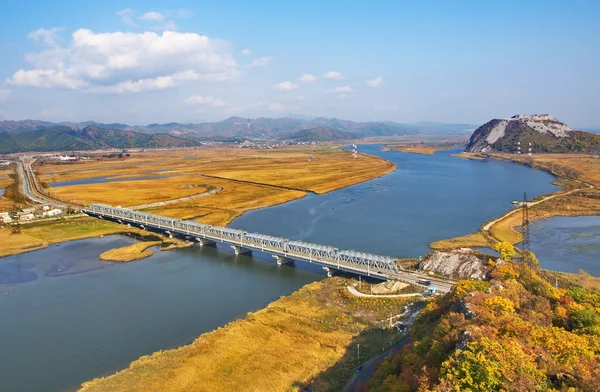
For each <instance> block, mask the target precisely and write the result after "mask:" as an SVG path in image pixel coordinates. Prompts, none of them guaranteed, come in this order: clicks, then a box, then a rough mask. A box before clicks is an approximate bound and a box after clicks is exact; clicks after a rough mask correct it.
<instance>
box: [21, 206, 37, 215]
mask: <svg viewBox="0 0 600 392" xmlns="http://www.w3.org/2000/svg"><path fill="white" fill-rule="evenodd" d="M21 212H22V214H21V215H28V214H33V213H34V212H35V208H33V207H31V208H23V209H22V210H21Z"/></svg>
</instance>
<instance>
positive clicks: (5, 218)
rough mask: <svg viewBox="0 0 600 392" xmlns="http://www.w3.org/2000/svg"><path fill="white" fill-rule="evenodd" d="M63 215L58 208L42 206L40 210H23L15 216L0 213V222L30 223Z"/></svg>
mask: <svg viewBox="0 0 600 392" xmlns="http://www.w3.org/2000/svg"><path fill="white" fill-rule="evenodd" d="M63 213H64V211H63V210H61V209H60V208H51V207H50V206H42V207H41V208H35V207H29V208H23V209H21V211H18V212H17V213H16V216H15V214H13V213H10V212H0V222H2V223H12V222H30V221H32V220H34V219H36V218H53V217H56V216H59V215H62V214H63Z"/></svg>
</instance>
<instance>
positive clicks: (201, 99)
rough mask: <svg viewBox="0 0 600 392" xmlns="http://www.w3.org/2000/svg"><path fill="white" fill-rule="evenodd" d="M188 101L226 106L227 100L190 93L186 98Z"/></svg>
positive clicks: (193, 103)
mask: <svg viewBox="0 0 600 392" xmlns="http://www.w3.org/2000/svg"><path fill="white" fill-rule="evenodd" d="M185 102H186V103H189V104H191V105H212V106H225V105H227V104H226V103H225V102H223V101H222V100H220V99H218V98H214V97H203V96H201V95H190V96H189V97H187V99H186V100H185Z"/></svg>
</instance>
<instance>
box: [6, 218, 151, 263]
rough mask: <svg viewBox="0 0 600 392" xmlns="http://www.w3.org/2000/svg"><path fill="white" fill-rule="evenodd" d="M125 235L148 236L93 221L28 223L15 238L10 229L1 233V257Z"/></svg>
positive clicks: (116, 225) (118, 226)
mask: <svg viewBox="0 0 600 392" xmlns="http://www.w3.org/2000/svg"><path fill="white" fill-rule="evenodd" d="M123 233H133V234H137V235H140V236H147V235H148V232H145V231H143V230H139V229H136V228H133V227H126V226H123V225H119V224H117V223H113V222H108V221H105V220H99V219H93V218H73V219H60V220H56V221H46V222H44V221H41V222H37V223H25V224H22V225H21V233H19V234H12V233H11V230H10V229H9V228H3V229H0V242H1V243H2V246H1V247H0V257H4V256H8V255H13V254H19V253H24V252H30V251H33V250H38V249H41V248H45V247H47V246H49V245H52V244H56V243H60V242H65V241H73V240H80V239H84V238H90V237H99V236H103V235H110V234H123ZM152 235H153V236H156V234H152Z"/></svg>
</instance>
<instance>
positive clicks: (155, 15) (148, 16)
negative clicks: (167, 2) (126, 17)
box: [139, 11, 165, 22]
mask: <svg viewBox="0 0 600 392" xmlns="http://www.w3.org/2000/svg"><path fill="white" fill-rule="evenodd" d="M139 19H141V20H151V21H154V22H162V21H163V20H164V19H165V16H164V15H163V14H161V13H160V12H156V11H148V12H146V13H144V14H142V15H140V16H139Z"/></svg>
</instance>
